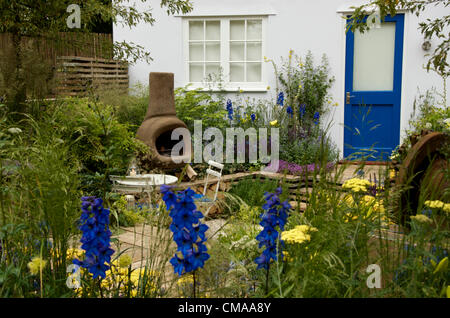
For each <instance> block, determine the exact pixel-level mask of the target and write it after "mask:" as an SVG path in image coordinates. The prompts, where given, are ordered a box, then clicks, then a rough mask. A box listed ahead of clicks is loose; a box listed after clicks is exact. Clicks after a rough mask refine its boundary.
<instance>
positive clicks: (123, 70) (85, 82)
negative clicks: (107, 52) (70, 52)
mask: <svg viewBox="0 0 450 318" xmlns="http://www.w3.org/2000/svg"><path fill="white" fill-rule="evenodd" d="M56 77H57V82H58V86H57V93H58V95H61V96H84V95H87V94H88V93H89V90H90V88H93V89H96V90H98V89H100V90H110V89H113V90H114V91H115V92H119V93H126V92H127V90H128V84H129V78H128V64H127V63H126V62H123V61H117V60H110V59H100V58H89V57H79V56H59V57H57V75H56Z"/></svg>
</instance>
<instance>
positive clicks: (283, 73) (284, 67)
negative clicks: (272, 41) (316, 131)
mask: <svg viewBox="0 0 450 318" xmlns="http://www.w3.org/2000/svg"><path fill="white" fill-rule="evenodd" d="M292 54H293V51H290V54H289V57H288V59H283V58H282V64H281V67H276V68H275V75H276V76H277V80H278V81H279V85H280V86H279V87H277V94H278V93H279V92H280V91H281V92H284V94H285V104H286V105H289V106H291V107H292V108H293V109H294V114H295V116H298V120H299V121H300V122H302V123H309V125H312V122H313V120H312V119H313V116H314V114H315V113H316V112H319V114H320V115H323V114H324V113H325V110H326V109H325V105H326V101H327V100H328V90H329V89H330V87H331V86H332V84H333V82H334V78H333V77H330V75H329V73H330V69H329V64H328V58H327V57H326V55H323V56H322V61H321V64H320V65H318V66H315V65H314V57H313V54H312V53H311V51H308V53H307V54H306V55H305V57H304V58H301V57H300V56H298V55H297V54H295V55H292ZM302 104H304V105H306V107H305V110H306V113H305V115H304V116H303V117H300V112H299V107H300V105H302Z"/></svg>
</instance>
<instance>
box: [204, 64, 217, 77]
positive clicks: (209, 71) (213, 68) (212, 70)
mask: <svg viewBox="0 0 450 318" xmlns="http://www.w3.org/2000/svg"><path fill="white" fill-rule="evenodd" d="M219 73H220V64H219V63H206V76H208V75H211V76H218V75H219Z"/></svg>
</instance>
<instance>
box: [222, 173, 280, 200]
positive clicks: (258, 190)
mask: <svg viewBox="0 0 450 318" xmlns="http://www.w3.org/2000/svg"><path fill="white" fill-rule="evenodd" d="M278 186H279V182H278V181H276V180H270V179H266V178H263V177H261V176H259V175H258V176H257V178H256V179H243V180H241V181H239V182H238V183H237V184H236V185H233V186H232V188H231V189H230V191H229V193H230V194H232V195H235V196H238V197H239V198H241V199H242V200H243V201H244V202H245V203H246V204H248V205H249V206H262V205H263V203H264V202H265V201H264V193H265V192H274V191H275V189H276V188H277V187H278ZM282 188H283V194H282V196H281V200H282V201H284V200H285V199H286V198H287V196H288V187H287V185H285V184H284V185H282Z"/></svg>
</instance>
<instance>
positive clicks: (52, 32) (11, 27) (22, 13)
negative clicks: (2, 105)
mask: <svg viewBox="0 0 450 318" xmlns="http://www.w3.org/2000/svg"><path fill="white" fill-rule="evenodd" d="M142 2H144V6H143V9H142V10H137V9H136V8H134V7H133V6H130V5H129V3H128V1H126V0H119V1H112V2H111V1H102V0H91V1H87V2H86V1H73V2H71V3H73V4H78V5H80V8H81V21H82V27H81V29H79V30H77V31H78V32H90V31H91V29H92V28H93V26H95V25H96V24H97V23H98V22H110V23H118V24H121V25H124V26H127V27H134V26H136V25H138V24H139V23H148V24H150V25H153V23H154V22H155V19H154V18H153V14H152V9H151V6H150V4H149V3H147V2H149V1H142ZM71 3H68V2H67V1H65V0H51V1H42V0H40V1H32V0H26V1H21V2H20V3H18V2H16V1H5V0H3V1H0V32H2V33H4V32H10V33H12V34H14V35H15V36H18V37H23V36H32V37H38V36H43V37H48V38H53V37H55V38H57V33H58V32H65V31H66V32H67V31H70V29H69V28H68V27H67V23H66V19H67V17H68V16H69V13H67V12H66V9H67V6H68V5H69V4H71ZM160 5H161V7H165V8H167V14H175V13H188V12H189V11H191V10H192V4H191V3H190V2H189V0H161V2H160ZM44 17H45V18H44ZM112 48H113V50H114V53H115V56H116V57H117V58H118V59H123V58H126V59H129V60H130V61H132V62H135V61H136V60H138V59H145V60H146V61H147V62H149V61H150V60H151V57H150V53H149V52H147V51H146V50H145V49H144V48H143V47H142V46H139V45H136V44H134V43H128V42H126V41H123V42H116V43H114V44H113V47H112ZM19 65H20V64H19Z"/></svg>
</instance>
